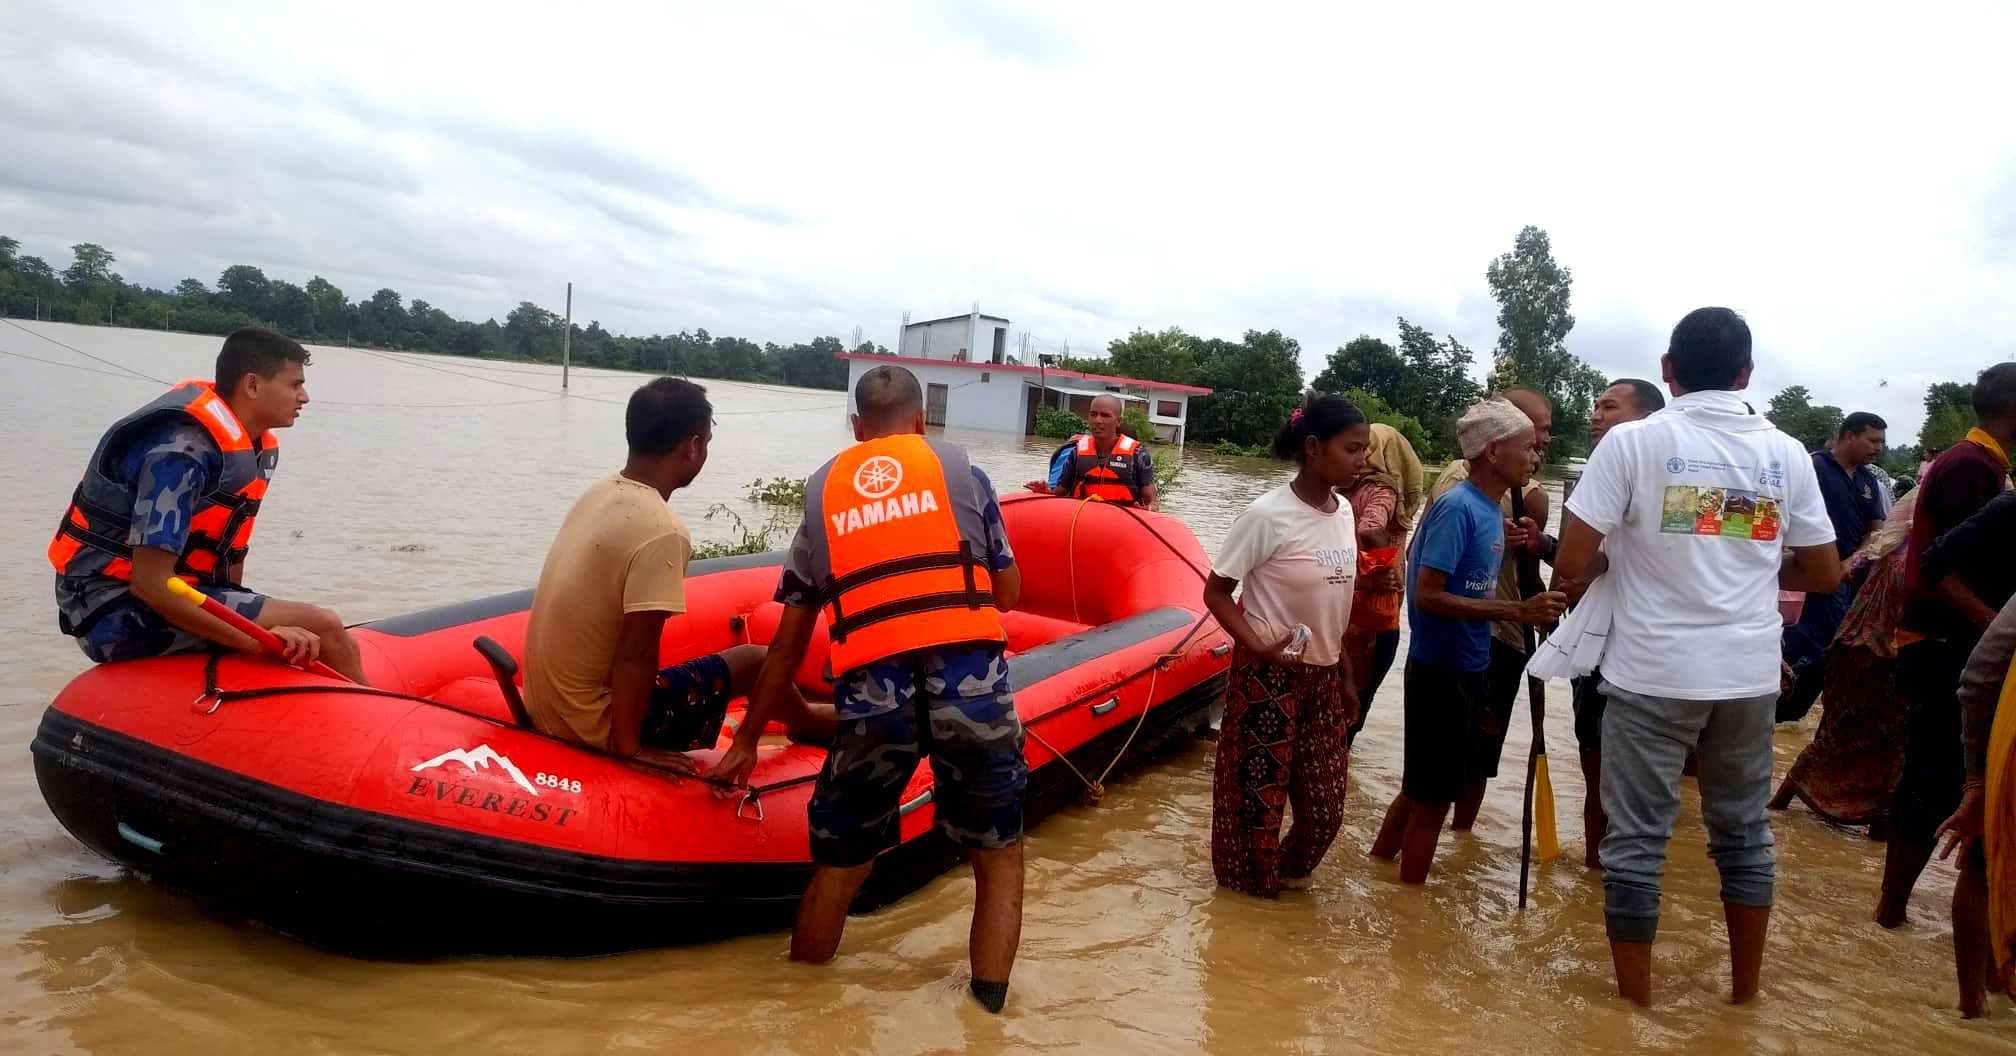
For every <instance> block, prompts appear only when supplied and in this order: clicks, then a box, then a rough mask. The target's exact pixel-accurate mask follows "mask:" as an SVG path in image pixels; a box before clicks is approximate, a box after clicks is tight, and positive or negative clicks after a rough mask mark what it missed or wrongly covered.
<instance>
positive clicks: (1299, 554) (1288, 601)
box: [1211, 484, 1358, 667]
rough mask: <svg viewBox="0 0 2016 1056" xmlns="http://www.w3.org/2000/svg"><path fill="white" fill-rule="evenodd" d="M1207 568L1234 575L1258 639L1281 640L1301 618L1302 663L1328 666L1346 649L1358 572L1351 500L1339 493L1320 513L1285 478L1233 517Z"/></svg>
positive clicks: (1356, 536)
mask: <svg viewBox="0 0 2016 1056" xmlns="http://www.w3.org/2000/svg"><path fill="white" fill-rule="evenodd" d="M1211 571H1213V572H1216V573H1218V574H1219V575H1221V576H1224V577H1225V578H1226V579H1236V580H1238V581H1239V584H1240V586H1239V608H1240V609H1241V610H1242V611H1244V612H1245V613H1246V620H1247V622H1249V623H1251V624H1252V625H1253V631H1254V633H1255V634H1258V635H1259V636H1260V639H1261V640H1262V641H1265V642H1274V641H1278V640H1279V639H1280V637H1281V636H1282V635H1283V634H1286V633H1288V632H1290V631H1292V630H1294V628H1295V625H1296V624H1298V623H1300V624H1304V625H1306V626H1307V627H1308V628H1309V644H1308V645H1306V646H1304V647H1303V649H1302V662H1303V663H1304V664H1308V665H1310V666H1312V667H1331V666H1333V665H1335V664H1336V663H1337V661H1338V660H1339V659H1340V658H1341V657H1342V656H1343V655H1344V626H1345V624H1347V623H1349V622H1350V619H1351V589H1352V584H1353V582H1354V581H1355V580H1356V579H1357V578H1358V529H1357V522H1356V520H1355V518H1353V516H1352V514H1351V504H1350V503H1348V502H1345V501H1344V500H1343V499H1341V498H1340V499H1338V500H1337V508H1336V509H1335V510H1333V511H1331V512H1329V513H1324V512H1322V511H1321V510H1318V509H1315V508H1314V507H1312V506H1310V505H1309V504H1308V503H1306V502H1303V501H1302V500H1301V499H1300V498H1299V497H1297V496H1296V494H1295V489H1294V488H1293V487H1292V486H1290V485H1287V484H1283V485H1281V486H1280V487H1278V488H1275V489H1274V490H1273V491H1270V492H1268V493H1267V494H1265V495H1262V496H1260V497H1259V498H1257V499H1254V500H1253V505H1251V506H1248V507H1246V511H1245V512H1244V513H1241V514H1240V515H1239V517H1238V519H1236V520H1234V521H1233V522H1232V527H1231V528H1230V529H1229V530H1227V531H1226V533H1225V542H1224V544H1223V546H1221V547H1220V549H1219V551H1218V560H1216V561H1214V562H1212V564H1211Z"/></svg>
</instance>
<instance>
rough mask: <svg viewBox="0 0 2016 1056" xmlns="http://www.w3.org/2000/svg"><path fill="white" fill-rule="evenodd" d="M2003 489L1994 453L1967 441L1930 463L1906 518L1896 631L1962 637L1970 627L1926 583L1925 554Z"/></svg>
mask: <svg viewBox="0 0 2016 1056" xmlns="http://www.w3.org/2000/svg"><path fill="white" fill-rule="evenodd" d="M2007 484H2008V470H2007V468H2006V467H2005V466H2004V465H2003V463H2002V461H2001V460H2000V459H1999V458H1997V457H1996V455H1995V453H1994V452H1991V451H1989V450H1988V449H1987V448H1985V447H1983V446H1981V445H1980V444H1978V443H1975V442H1973V440H1972V438H1971V437H1970V438H1969V439H1967V440H1962V441H1961V442H1959V443H1957V444H1954V445H1953V446H1952V447H1949V448H1947V449H1946V450H1945V451H1944V452H1943V453H1941V454H1940V456H1939V457H1938V458H1935V459H1933V460H1932V463H1931V466H1930V468H1929V469H1927V470H1926V472H1925V475H1924V477H1923V478H1922V479H1921V480H1919V482H1918V492H1919V494H1918V506H1917V508H1916V509H1915V510H1914V511H1913V512H1912V516H1911V540H1910V543H1909V544H1908V548H1907V550H1906V551H1905V558H1904V562H1905V565H1904V567H1905V571H1904V589H1905V593H1906V601H1905V603H1904V614H1903V616H1902V617H1901V618H1899V620H1898V627H1899V628H1901V629H1903V630H1904V631H1906V632H1908V633H1912V634H1923V635H1930V636H1933V637H1949V636H1950V637H1967V636H1971V635H1972V634H1973V633H1974V630H1975V628H1974V626H1973V624H1971V623H1970V622H1969V621H1968V620H1967V618H1966V617H1965V616H1962V615H1961V614H1960V613H1959V612H1958V611H1957V610H1955V609H1954V608H1953V606H1952V605H1951V604H1949V603H1948V602H1947V601H1946V600H1945V599H1944V598H1942V597H1940V596H1939V595H1938V594H1937V593H1936V592H1935V591H1934V590H1933V589H1932V588H1933V584H1931V583H1927V582H1925V578H1924V560H1925V552H1926V551H1927V550H1929V549H1931V547H1932V544H1933V543H1936V542H1938V541H1939V537H1940V536H1943V535H1945V534H1946V533H1947V532H1949V531H1952V530H1953V529H1954V528H1956V527H1958V526H1959V525H1960V523H1961V522H1962V521H1965V520H1966V519H1967V518H1969V517H1972V516H1974V515H1975V514H1977V513H1979V512H1981V510H1982V508H1983V507H1985V506H1987V505H1988V503H1989V502H1990V501H1991V500H1993V499H1994V498H1995V496H1997V495H2000V494H2001V493H2002V490H2003V488H2004V487H2006V486H2007Z"/></svg>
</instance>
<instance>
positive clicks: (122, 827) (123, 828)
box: [119, 821, 165, 854]
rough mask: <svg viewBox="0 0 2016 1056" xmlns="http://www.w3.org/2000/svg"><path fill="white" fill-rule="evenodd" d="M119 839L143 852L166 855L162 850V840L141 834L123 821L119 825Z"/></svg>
mask: <svg viewBox="0 0 2016 1056" xmlns="http://www.w3.org/2000/svg"><path fill="white" fill-rule="evenodd" d="M119 838H120V839H122V840H125V841H126V842H127V843H130V844H132V845H133V846H135V847H138V848H140V849H141V850H143V851H152V852H154V853H155V854H162V853H165V852H163V851H162V850H161V841H160V840H157V839H155V838H154V837H152V836H149V835H147V834H145V833H143V832H141V831H140V830H138V829H136V828H134V827H133V826H131V825H128V824H126V823H125V822H123V821H122V822H120V823H119Z"/></svg>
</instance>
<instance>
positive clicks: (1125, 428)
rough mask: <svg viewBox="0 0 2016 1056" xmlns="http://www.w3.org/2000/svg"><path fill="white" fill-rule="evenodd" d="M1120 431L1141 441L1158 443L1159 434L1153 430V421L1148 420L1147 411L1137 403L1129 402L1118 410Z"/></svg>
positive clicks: (1159, 439) (1160, 438)
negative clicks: (1123, 408)
mask: <svg viewBox="0 0 2016 1056" xmlns="http://www.w3.org/2000/svg"><path fill="white" fill-rule="evenodd" d="M1120 431H1121V432H1123V433H1126V434H1127V435H1128V436H1131V437H1133V438H1134V439H1136V440H1139V441H1141V442H1142V443H1147V444H1159V443H1161V442H1162V437H1161V434H1159V433H1157V432H1156V431H1155V423H1154V422H1152V421H1149V420H1148V412H1147V411H1144V410H1142V409H1141V407H1140V405H1139V404H1133V403H1130V404H1128V405H1127V407H1126V409H1125V410H1122V411H1121V412H1120Z"/></svg>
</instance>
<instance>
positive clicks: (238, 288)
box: [217, 264, 273, 317]
mask: <svg viewBox="0 0 2016 1056" xmlns="http://www.w3.org/2000/svg"><path fill="white" fill-rule="evenodd" d="M272 285H273V284H272V283H271V282H269V281H267V278H266V273H265V272H263V271H261V270H259V269H258V268H255V267H253V266H252V265H250V264H233V265H231V266H230V267H228V268H225V269H224V272H223V274H221V275H219V276H217V303H218V304H219V305H221V306H223V307H225V308H229V309H231V310H232V311H234V312H243V313H244V314H246V315H250V316H255V317H256V316H258V315H260V314H261V313H263V312H264V311H265V310H266V294H267V291H268V290H269V289H270V288H271V287H272Z"/></svg>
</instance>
